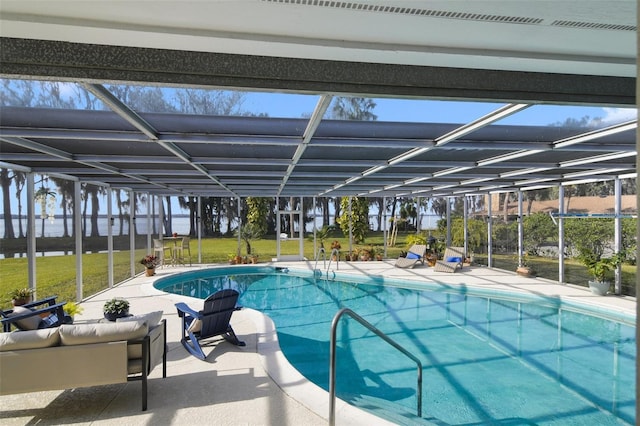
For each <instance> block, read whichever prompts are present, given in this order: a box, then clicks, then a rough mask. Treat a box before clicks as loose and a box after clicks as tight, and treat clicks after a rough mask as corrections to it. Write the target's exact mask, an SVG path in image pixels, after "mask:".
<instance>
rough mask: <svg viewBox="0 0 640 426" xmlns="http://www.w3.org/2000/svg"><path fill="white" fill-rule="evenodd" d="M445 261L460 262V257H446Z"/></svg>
mask: <svg viewBox="0 0 640 426" xmlns="http://www.w3.org/2000/svg"><path fill="white" fill-rule="evenodd" d="M446 260H447V262H462V258H461V257H452V256H451V257H447V259H446Z"/></svg>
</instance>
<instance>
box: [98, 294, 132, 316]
mask: <svg viewBox="0 0 640 426" xmlns="http://www.w3.org/2000/svg"><path fill="white" fill-rule="evenodd" d="M102 312H103V313H104V317H105V318H106V319H107V320H109V321H115V320H116V319H117V318H122V317H126V316H128V315H129V302H128V301H127V300H125V299H120V298H117V297H114V298H113V299H110V300H107V301H106V302H105V303H104V306H103V307H102Z"/></svg>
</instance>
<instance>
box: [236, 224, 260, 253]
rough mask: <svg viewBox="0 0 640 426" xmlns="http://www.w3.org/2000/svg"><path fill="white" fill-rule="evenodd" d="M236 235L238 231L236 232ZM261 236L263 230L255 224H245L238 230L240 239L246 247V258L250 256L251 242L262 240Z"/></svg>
mask: <svg viewBox="0 0 640 426" xmlns="http://www.w3.org/2000/svg"><path fill="white" fill-rule="evenodd" d="M236 235H238V231H236ZM263 235H264V232H263V230H262V229H261V228H260V227H259V226H258V225H256V224H255V223H247V224H246V225H244V226H243V227H241V228H240V239H241V240H242V241H244V243H245V245H246V247H247V256H251V242H252V241H253V240H257V239H259V238H262V236H263Z"/></svg>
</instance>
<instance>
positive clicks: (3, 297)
mask: <svg viewBox="0 0 640 426" xmlns="http://www.w3.org/2000/svg"><path fill="white" fill-rule="evenodd" d="M333 240H338V241H340V244H341V245H342V252H343V253H344V252H346V251H348V247H349V245H348V242H347V241H348V240H347V239H346V238H343V237H335V238H334V237H331V238H330V240H329V241H327V242H325V246H326V248H327V256H328V255H329V252H330V249H329V247H330V244H331V241H333ZM398 242H399V244H397V247H393V248H389V249H388V250H387V256H388V257H390V258H395V257H398V255H399V254H400V251H401V250H402V249H404V248H405V247H404V245H403V244H404V237H402V236H400V237H399V238H398ZM400 242H402V243H400ZM370 244H373V245H374V246H377V247H379V248H380V251H382V245H383V236H382V233H378V234H376V235H372V236H371V237H369V238H368V239H367V243H366V244H362V245H357V246H354V248H356V247H369V245H370ZM298 245H299V242H298V241H292V240H289V241H283V242H281V244H280V250H281V253H282V254H284V255H286V254H297V253H298ZM251 246H252V253H253V254H258V262H265V261H270V260H271V259H272V258H274V257H276V241H275V239H273V238H271V239H261V240H256V241H253V242H252V244H251ZM190 247H191V259H192V261H193V263H197V261H198V241H197V240H194V239H192V240H191V245H190ZM237 247H238V240H237V238H205V239H202V263H225V264H226V263H228V261H229V255H235V253H236V251H237ZM313 252H314V250H313V241H312V240H310V239H305V240H304V255H305V257H306V258H307V259H313ZM145 254H146V250H142V249H140V250H136V255H135V257H134V260H135V261H134V265H135V268H136V273H140V272H143V270H144V266H143V265H142V264H140V263H139V260H140V259H142V257H143V256H144V255H145ZM241 254H242V255H243V256H244V255H245V254H246V248H245V245H244V244H242V246H241ZM129 264H130V259H129V251H116V252H114V282H115V283H118V282H120V281H123V280H125V279H127V278H129V277H130V271H129ZM28 282H29V281H28V271H27V259H26V257H21V258H9V259H0V307H2V308H7V307H9V306H10V305H11V300H10V299H9V296H8V293H9V292H10V291H11V290H13V289H16V288H22V287H27V286H28ZM82 283H83V295H84V297H86V296H88V295H91V294H95V293H96V292H98V291H100V290H103V289H105V288H107V287H108V271H107V254H106V253H91V254H83V255H82ZM36 287H37V297H38V298H42V297H46V296H50V295H53V294H55V295H58V297H59V299H60V300H75V299H76V257H75V256H73V255H68V256H45V257H37V258H36Z"/></svg>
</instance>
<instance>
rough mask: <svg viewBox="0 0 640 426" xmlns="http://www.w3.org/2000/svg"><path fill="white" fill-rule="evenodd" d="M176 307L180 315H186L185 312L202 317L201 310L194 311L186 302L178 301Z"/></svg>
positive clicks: (195, 316)
mask: <svg viewBox="0 0 640 426" xmlns="http://www.w3.org/2000/svg"><path fill="white" fill-rule="evenodd" d="M176 309H177V310H178V316H180V317H184V315H185V314H188V315H191V316H192V317H194V318H198V317H200V312H198V311H194V310H193V309H191V308H190V307H189V306H187V304H186V303H182V302H180V303H176Z"/></svg>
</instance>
